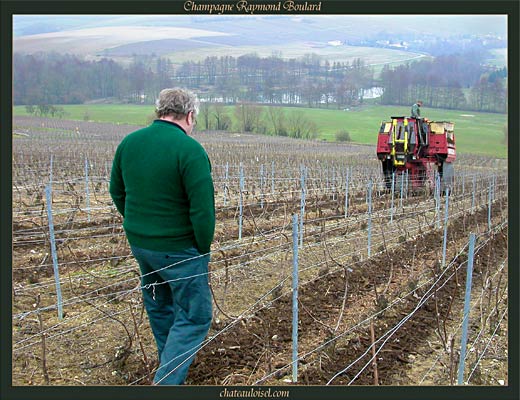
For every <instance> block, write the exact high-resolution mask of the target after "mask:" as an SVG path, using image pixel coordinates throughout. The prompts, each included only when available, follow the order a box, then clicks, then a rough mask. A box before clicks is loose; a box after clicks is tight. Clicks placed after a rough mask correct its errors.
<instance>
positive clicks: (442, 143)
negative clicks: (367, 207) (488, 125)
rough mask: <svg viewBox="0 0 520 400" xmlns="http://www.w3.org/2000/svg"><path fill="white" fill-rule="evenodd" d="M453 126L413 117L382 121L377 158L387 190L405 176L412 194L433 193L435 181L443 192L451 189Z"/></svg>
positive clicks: (444, 122)
mask: <svg viewBox="0 0 520 400" xmlns="http://www.w3.org/2000/svg"><path fill="white" fill-rule="evenodd" d="M453 127H454V124H453V123H452V122H447V121H440V122H435V121H428V120H427V119H422V118H413V117H391V121H389V122H386V121H383V122H382V123H381V128H380V129H379V134H378V135H377V157H378V159H379V160H380V161H381V164H382V167H383V175H384V179H385V185H386V187H387V188H388V189H391V188H392V180H394V188H395V184H396V183H398V182H399V181H400V180H401V179H397V177H398V176H399V175H401V174H404V173H407V174H406V176H407V179H408V183H407V185H408V184H410V185H411V189H412V191H413V192H416V191H421V190H424V189H430V190H433V189H434V188H435V182H436V179H438V180H439V182H440V188H441V190H442V191H443V192H444V190H445V189H446V188H447V187H448V188H450V189H451V186H452V184H453V179H454V169H453V162H454V161H455V157H456V152H455V134H454V132H453ZM436 171H437V174H436V173H435V172H436ZM401 178H404V177H401ZM407 187H408V186H407Z"/></svg>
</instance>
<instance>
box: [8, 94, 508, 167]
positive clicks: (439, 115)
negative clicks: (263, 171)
mask: <svg viewBox="0 0 520 400" xmlns="http://www.w3.org/2000/svg"><path fill="white" fill-rule="evenodd" d="M264 107H267V106H264ZM226 108H227V109H228V114H229V115H230V117H231V118H232V119H234V113H233V108H234V106H227V107H226ZM63 109H64V110H65V116H64V117H63V118H65V119H72V120H84V119H85V118H86V117H88V120H90V121H96V122H108V123H125V124H132V125H143V126H144V125H146V124H147V121H148V120H149V119H150V118H152V117H153V114H154V107H153V106H151V105H142V106H141V105H122V104H114V105H109V104H95V105H65V106H63ZM283 109H284V111H285V113H286V115H289V114H290V113H293V112H303V113H305V115H306V116H307V117H308V118H309V119H311V120H313V121H314V122H315V123H316V124H317V126H318V139H320V140H327V141H334V140H335V134H336V132H338V131H341V130H346V131H348V132H349V133H350V137H351V139H352V141H353V142H355V143H361V144H373V145H375V143H376V140H377V136H376V135H377V132H378V129H379V126H380V123H381V121H384V120H388V119H389V118H390V117H391V116H399V115H405V116H406V115H409V112H410V107H396V106H379V105H365V106H362V107H356V108H352V109H349V110H348V111H345V110H333V109H316V108H299V107H298V108H296V107H283ZM13 114H14V115H15V116H23V115H27V112H26V110H25V107H24V106H16V107H14V111H13ZM421 114H422V115H423V116H424V117H426V118H428V119H430V120H434V121H451V122H454V123H455V135H456V144H457V152H458V153H461V154H463V153H464V154H476V155H483V156H490V157H496V158H506V157H507V144H506V141H505V134H504V129H505V125H506V123H507V115H506V114H494V113H478V112H469V111H459V110H455V111H454V110H444V109H429V108H428V107H427V106H423V107H422V110H421ZM233 122H234V121H233ZM234 126H236V124H234Z"/></svg>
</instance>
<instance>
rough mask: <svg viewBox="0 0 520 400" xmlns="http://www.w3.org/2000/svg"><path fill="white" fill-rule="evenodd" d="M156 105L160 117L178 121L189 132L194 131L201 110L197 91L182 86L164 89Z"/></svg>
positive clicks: (156, 111) (156, 112)
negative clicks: (181, 87)
mask: <svg viewBox="0 0 520 400" xmlns="http://www.w3.org/2000/svg"><path fill="white" fill-rule="evenodd" d="M155 105H156V108H155V114H156V115H157V117H158V118H160V119H165V120H169V121H174V122H176V123H178V124H179V125H180V126H182V127H183V128H184V129H185V130H186V132H187V133H191V132H192V131H193V127H194V126H195V121H196V117H197V113H198V111H199V100H198V98H197V95H196V94H195V93H193V92H191V91H189V90H186V89H180V88H173V89H163V90H161V92H160V93H159V98H158V99H157V101H156V103H155Z"/></svg>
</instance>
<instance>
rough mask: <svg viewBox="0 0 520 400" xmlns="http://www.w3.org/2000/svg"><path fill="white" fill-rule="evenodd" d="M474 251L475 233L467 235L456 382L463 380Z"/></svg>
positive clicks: (460, 382)
mask: <svg viewBox="0 0 520 400" xmlns="http://www.w3.org/2000/svg"><path fill="white" fill-rule="evenodd" d="M474 253H475V234H474V233H471V234H470V235H469V250H468V267H467V271H466V295H465V297H464V317H463V325H462V338H461V344H460V361H459V376H458V384H459V385H462V382H463V380H464V366H465V362H466V345H467V342H468V323H469V308H470V306H471V280H472V277H473V256H474Z"/></svg>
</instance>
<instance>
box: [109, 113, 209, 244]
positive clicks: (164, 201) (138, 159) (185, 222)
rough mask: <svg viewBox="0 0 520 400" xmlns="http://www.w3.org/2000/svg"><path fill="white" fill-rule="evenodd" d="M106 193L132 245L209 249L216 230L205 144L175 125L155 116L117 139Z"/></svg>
mask: <svg viewBox="0 0 520 400" xmlns="http://www.w3.org/2000/svg"><path fill="white" fill-rule="evenodd" d="M110 195H111V196H112V199H113V201H114V204H115V205H116V207H117V209H118V211H119V212H120V213H121V215H122V216H123V217H124V222H123V227H124V229H125V232H126V236H127V238H128V242H129V243H130V244H131V245H133V246H136V247H141V248H143V249H148V250H155V251H177V250H184V249H186V248H189V247H192V246H194V247H196V248H197V249H198V250H199V251H200V252H201V253H203V254H204V253H208V252H209V250H210V245H211V242H212V240H213V235H214V231H215V201H214V192H213V181H212V178H211V164H210V161H209V158H208V155H207V154H206V151H205V150H204V148H203V147H202V146H201V145H200V144H199V143H198V142H197V141H196V140H194V139H193V138H191V137H189V136H188V135H187V134H186V133H185V132H184V130H183V129H182V128H181V127H180V126H178V125H177V124H174V123H171V122H168V121H163V120H155V121H154V122H153V123H152V124H151V125H150V126H148V127H146V128H143V129H140V130H138V131H135V132H133V133H131V134H129V135H128V136H126V137H125V138H124V139H123V140H122V141H121V143H120V144H119V146H118V148H117V150H116V154H115V157H114V162H113V165H112V173H111V177H110Z"/></svg>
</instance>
